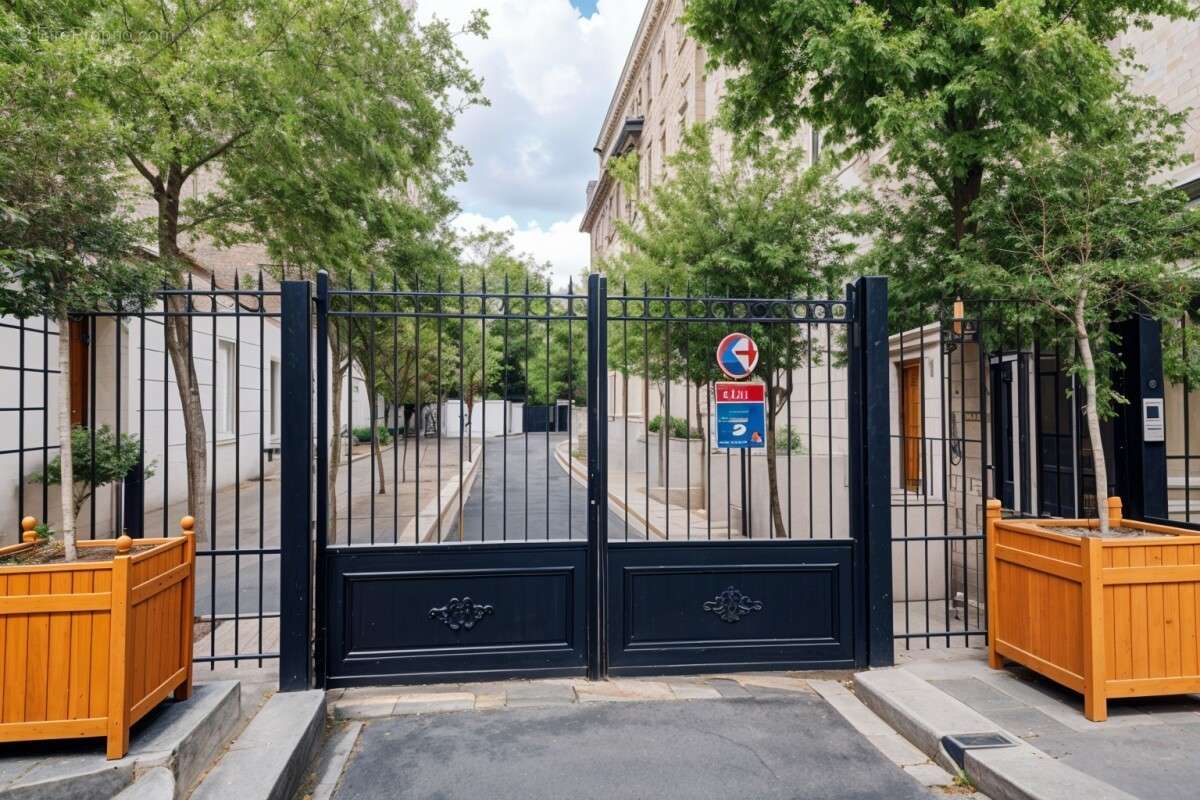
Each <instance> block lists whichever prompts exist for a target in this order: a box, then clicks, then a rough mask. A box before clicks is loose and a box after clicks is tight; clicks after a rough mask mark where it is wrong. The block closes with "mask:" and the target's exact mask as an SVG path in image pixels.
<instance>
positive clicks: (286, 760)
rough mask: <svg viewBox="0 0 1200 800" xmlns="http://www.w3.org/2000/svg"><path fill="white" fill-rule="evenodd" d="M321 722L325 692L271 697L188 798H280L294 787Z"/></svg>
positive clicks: (202, 799) (308, 757)
mask: <svg viewBox="0 0 1200 800" xmlns="http://www.w3.org/2000/svg"><path fill="white" fill-rule="evenodd" d="M324 724H325V693H324V692H322V691H316V690H314V691H308V692H281V693H279V694H276V695H273V696H272V697H271V699H270V700H268V701H267V702H266V704H265V705H264V706H263V707H262V710H260V711H259V712H258V714H257V715H256V716H255V717H254V719H253V720H251V721H250V724H249V725H247V726H246V729H245V730H243V731H242V733H241V734H240V735H239V736H238V737H237V738H236V739H234V740H233V743H232V744H231V745H230V746H229V750H228V751H227V752H226V753H225V755H224V756H222V757H221V760H220V761H218V762H217V765H216V766H215V767H213V769H212V771H211V772H209V773H208V775H207V776H205V778H204V780H203V781H202V782H201V783H200V786H199V787H197V788H196V791H195V792H194V793H193V794H192V798H193V800H227V798H230V797H236V798H237V800H284V798H290V797H291V796H292V793H293V792H294V791H295V790H296V787H297V786H299V784H300V781H301V780H302V779H303V777H304V773H305V771H306V769H307V767H308V766H309V761H310V758H311V756H312V754H313V752H314V750H315V748H316V746H317V743H318V740H319V739H320V735H321V731H322V729H323V727H324Z"/></svg>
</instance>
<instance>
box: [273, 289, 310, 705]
mask: <svg viewBox="0 0 1200 800" xmlns="http://www.w3.org/2000/svg"><path fill="white" fill-rule="evenodd" d="M282 295H283V296H282V301H283V313H282V319H281V321H280V322H281V325H280V350H281V356H280V359H281V362H282V363H281V365H280V366H281V374H280V394H281V399H280V436H279V445H280V447H279V450H280V466H279V485H280V496H281V497H282V498H283V502H282V503H281V506H280V514H279V547H280V557H279V584H280V585H279V690H280V691H281V692H294V691H301V690H304V689H308V688H309V687H310V685H311V682H312V657H311V651H310V648H309V642H310V640H311V625H312V591H311V581H312V518H313V514H312V488H313V474H312V467H313V459H312V455H313V453H312V449H313V431H312V421H313V420H312V385H313V384H312V378H313V375H312V288H311V286H310V284H309V283H308V281H284V283H283V292H282Z"/></svg>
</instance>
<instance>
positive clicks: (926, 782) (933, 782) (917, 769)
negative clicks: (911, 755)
mask: <svg viewBox="0 0 1200 800" xmlns="http://www.w3.org/2000/svg"><path fill="white" fill-rule="evenodd" d="M904 771H905V772H907V773H908V774H909V775H911V776H912V777H913V778H914V779H916V780H917V781H918V782H919V783H921V784H922V785H923V786H949V785H951V784H952V783H954V776H952V775H951V774H950V773H949V772H946V770H944V769H942V768H941V767H939V766H938V765H937V764H934V763H931V762H926V763H924V764H914V765H912V766H908V767H905V768H904Z"/></svg>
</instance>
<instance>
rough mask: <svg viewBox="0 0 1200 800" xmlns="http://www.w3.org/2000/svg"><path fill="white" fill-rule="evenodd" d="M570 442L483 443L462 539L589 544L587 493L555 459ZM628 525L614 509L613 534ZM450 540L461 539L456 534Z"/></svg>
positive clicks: (523, 438)
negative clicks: (569, 541)
mask: <svg viewBox="0 0 1200 800" xmlns="http://www.w3.org/2000/svg"><path fill="white" fill-rule="evenodd" d="M566 438H567V435H566V434H565V433H549V434H548V433H529V434H513V435H510V436H496V437H492V438H489V439H486V440H484V445H483V455H482V458H481V460H480V466H479V472H478V473H477V475H476V478H475V484H474V486H472V487H471V491H470V492H469V493H468V494H467V500H466V502H465V503H464V504H463V526H462V530H463V533H462V538H463V540H465V541H469V542H478V541H487V542H499V541H504V540H508V541H514V540H516V541H523V540H525V539H526V538H528V539H529V540H538V539H541V540H544V539H575V540H586V539H587V488H586V487H585V486H583V485H581V484H579V483H577V482H575V481H573V480H571V478H570V476H569V475H567V471H566V470H565V469H563V467H562V465H561V464H559V463H558V460H557V459H556V458H555V457H554V450H555V448H556V447H557V446H558V445H560V444H561V443H562V442H563V441H565V440H566ZM624 525H625V523H624V521H623V520H621V519H619V518H618V517H617V515H616V514H614V513H613V512H612V510H611V509H610V510H609V514H608V526H609V530H610V531H623V530H624ZM610 535H611V534H610ZM446 538H447V540H449V541H453V540H455V539H457V538H458V531H457V530H455V531H453V532H452V533H451V534H450V535H449V536H447V537H446Z"/></svg>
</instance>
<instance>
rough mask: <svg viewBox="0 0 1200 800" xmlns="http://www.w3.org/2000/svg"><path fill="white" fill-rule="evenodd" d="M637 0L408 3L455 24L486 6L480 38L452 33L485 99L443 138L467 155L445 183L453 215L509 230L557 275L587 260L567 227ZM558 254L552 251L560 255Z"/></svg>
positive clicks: (636, 16) (583, 241)
mask: <svg viewBox="0 0 1200 800" xmlns="http://www.w3.org/2000/svg"><path fill="white" fill-rule="evenodd" d="M645 2H646V0H599V3H598V4H597V7H596V11H595V13H594V14H593V15H592V16H591V17H583V16H581V15H580V13H579V11H578V10H577V9H576V8H575V7H574V6H572V5H571V3H570V0H421V2H420V3H419V4H418V15H419V16H420V17H421V18H422V19H425V20H428V19H429V18H430V17H432V16H434V15H437V16H439V17H441V18H443V19H446V20H448V21H449V22H450V23H451V24H452V25H460V24H462V23H463V22H464V21H465V20H466V19H467V17H468V16H469V14H470V13H471V10H472V9H475V8H483V9H485V10H487V12H488V21H489V24H490V26H491V33H490V34H489V37H488V38H487V39H486V40H480V39H468V38H464V39H461V40H460V42H459V44H460V46H461V47H462V49H463V52H464V54H465V56H466V57H467V59H468V61H469V62H470V64H471V66H472V68H473V69H474V70H475V71H476V72H477V73H478V74H479V75H481V76H482V77H483V80H484V92H485V94H487V96H488V98H489V99H490V100H491V105H490V106H487V107H482V108H473V109H469V110H468V111H467V112H466V113H465V114H463V116H462V117H461V118H460V119H459V122H458V125H457V127H456V129H455V132H454V139H455V141H456V142H458V143H459V144H461V145H463V146H464V147H466V148H467V150H468V151H469V152H470V153H471V157H472V158H473V160H474V164H473V166H472V167H471V168H470V170H469V171H468V179H467V181H466V182H465V183H464V184H462V185H460V186H459V187H457V189H456V190H455V194H456V196H457V197H458V199H459V202H460V203H461V204H462V207H463V211H464V212H465V213H464V218H468V219H470V218H471V215H476V216H478V217H479V218H480V219H487V220H490V221H491V222H493V223H495V224H502V225H505V226H506V227H510V228H511V229H513V230H515V232H516V234H515V235H516V237H517V241H518V242H519V243H520V242H524V243H525V244H524V245H522V246H521V247H522V249H524V250H528V251H529V252H530V253H531V254H533V255H535V256H536V257H537V258H539V259H545V260H551V261H552V262H554V267H555V274H556V276H562V277H563V278H564V279H565V276H567V275H569V274H576V273H577V271H578V269H579V268H580V267H582V266H586V264H587V262H588V255H587V252H588V251H587V237H586V236H584V235H583V234H579V233H578V226H579V220H580V218H581V215H582V211H583V206H584V193H585V191H586V187H587V182H588V181H589V180H591V179H593V178H595V177H596V171H597V159H596V156H595V154H594V153H593V152H592V147H593V146H594V145H595V142H596V137H597V134H598V133H599V128H600V124H601V122H602V121H603V119H604V114H605V112H606V111H607V110H608V104H609V101H610V100H611V98H612V93H613V90H614V88H615V86H616V83H617V80H618V78H619V77H620V74H621V68H622V66H623V65H624V63H625V56H626V53H627V52H628V50H629V47H630V45H631V44H632V42H633V37H634V34H635V33H636V30H637V25H638V22H639V21H640V19H641V16H642V10H643V9H644V7H645ZM559 259H562V260H563V263H561V264H560V263H559Z"/></svg>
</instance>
